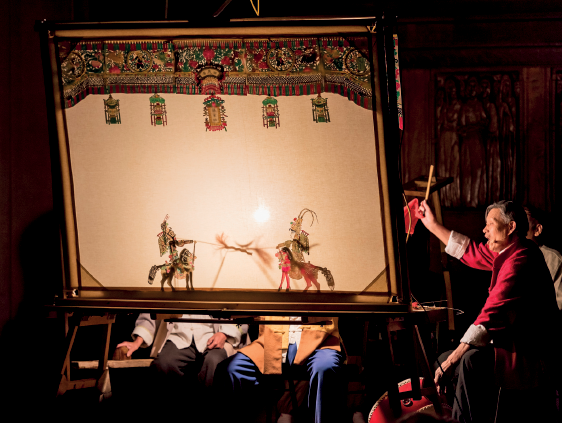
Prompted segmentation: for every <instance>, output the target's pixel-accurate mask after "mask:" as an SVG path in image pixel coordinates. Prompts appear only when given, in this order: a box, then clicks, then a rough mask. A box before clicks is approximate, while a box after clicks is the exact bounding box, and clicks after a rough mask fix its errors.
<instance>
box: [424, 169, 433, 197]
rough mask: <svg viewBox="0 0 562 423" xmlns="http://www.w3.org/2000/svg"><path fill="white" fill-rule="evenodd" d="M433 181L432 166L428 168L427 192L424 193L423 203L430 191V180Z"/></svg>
mask: <svg viewBox="0 0 562 423" xmlns="http://www.w3.org/2000/svg"><path fill="white" fill-rule="evenodd" d="M432 179H433V165H431V166H430V167H429V179H428V181H427V190H426V191H425V201H427V199H428V198H429V191H430V190H431V180H432Z"/></svg>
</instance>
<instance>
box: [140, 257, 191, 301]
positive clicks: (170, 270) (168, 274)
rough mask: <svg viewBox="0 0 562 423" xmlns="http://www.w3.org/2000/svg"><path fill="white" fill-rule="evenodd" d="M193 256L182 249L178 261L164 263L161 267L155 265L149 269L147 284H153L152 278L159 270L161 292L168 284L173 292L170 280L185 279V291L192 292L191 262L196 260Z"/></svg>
mask: <svg viewBox="0 0 562 423" xmlns="http://www.w3.org/2000/svg"><path fill="white" fill-rule="evenodd" d="M196 258H197V257H195V256H194V255H193V254H191V253H190V252H189V251H188V250H187V248H184V249H183V250H181V252H180V256H179V258H178V259H176V260H174V261H173V262H172V263H164V264H161V265H157V264H155V265H154V266H152V267H151V268H150V271H149V272H148V283H149V284H150V285H152V284H153V283H154V278H155V277H156V272H157V271H158V269H160V273H161V275H162V279H161V280H160V284H161V288H160V290H161V291H164V283H166V282H167V283H168V285H170V288H172V291H175V289H174V286H173V285H172V278H173V277H174V275H175V277H176V278H178V279H184V278H185V287H186V289H187V290H191V291H193V290H194V288H193V261H194V260H195V259H196Z"/></svg>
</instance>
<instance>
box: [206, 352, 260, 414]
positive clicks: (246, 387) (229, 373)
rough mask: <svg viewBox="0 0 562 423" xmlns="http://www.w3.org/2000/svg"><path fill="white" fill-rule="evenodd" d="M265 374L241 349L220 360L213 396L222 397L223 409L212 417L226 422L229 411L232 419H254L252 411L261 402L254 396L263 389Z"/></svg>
mask: <svg viewBox="0 0 562 423" xmlns="http://www.w3.org/2000/svg"><path fill="white" fill-rule="evenodd" d="M261 376H262V374H261V373H260V371H259V369H258V367H257V366H256V365H255V364H254V362H253V361H252V360H250V359H249V358H248V357H247V356H245V355H244V354H242V353H240V352H238V353H236V354H234V355H233V356H230V357H229V358H227V359H226V360H223V361H222V362H220V363H219V364H218V366H217V369H216V371H215V375H214V381H213V395H214V397H215V398H217V399H219V400H220V407H221V410H217V412H216V413H215V414H213V416H215V417H213V418H211V419H210V420H211V421H215V422H217V423H218V422H223V421H224V420H225V417H224V416H225V414H226V415H227V416H228V418H227V420H228V421H230V422H240V423H242V422H245V423H246V422H250V421H252V419H251V418H250V417H248V413H250V412H252V411H254V409H255V408H256V407H255V404H259V402H258V401H256V398H255V397H254V396H255V395H256V394H257V393H258V392H259V390H258V389H257V388H258V387H259V385H260V379H261ZM213 419H214V420H213Z"/></svg>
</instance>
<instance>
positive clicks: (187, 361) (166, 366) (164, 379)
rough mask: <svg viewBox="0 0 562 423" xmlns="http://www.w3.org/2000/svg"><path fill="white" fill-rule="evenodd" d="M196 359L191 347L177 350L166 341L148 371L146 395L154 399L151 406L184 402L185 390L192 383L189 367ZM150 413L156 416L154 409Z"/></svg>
mask: <svg viewBox="0 0 562 423" xmlns="http://www.w3.org/2000/svg"><path fill="white" fill-rule="evenodd" d="M196 358H197V351H196V349H195V348H194V347H193V346H190V347H188V348H182V349H178V348H177V347H176V345H175V344H174V343H173V342H172V341H166V343H165V344H164V347H163V348H162V351H160V353H159V354H158V357H156V358H155V359H154V361H153V362H152V363H151V365H150V369H149V372H150V376H149V380H148V381H147V382H148V383H147V387H148V390H147V393H150V395H151V397H152V398H153V399H154V401H151V404H167V403H170V404H174V403H184V402H185V398H186V396H189V392H188V391H187V388H188V387H189V385H190V384H191V382H193V381H194V378H193V375H192V374H191V375H190V374H189V373H192V371H191V370H192V369H190V366H191V365H194V364H195V360H196ZM189 376H191V377H189ZM152 412H153V413H155V415H157V414H158V411H157V410H156V409H154V410H152ZM160 412H161V411H160Z"/></svg>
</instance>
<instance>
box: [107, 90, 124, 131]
mask: <svg viewBox="0 0 562 423" xmlns="http://www.w3.org/2000/svg"><path fill="white" fill-rule="evenodd" d="M103 106H104V109H105V123H107V124H108V125H112V124H117V123H119V124H120V123H121V111H120V110H119V100H116V99H114V98H113V97H111V94H109V98H108V99H107V100H103Z"/></svg>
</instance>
